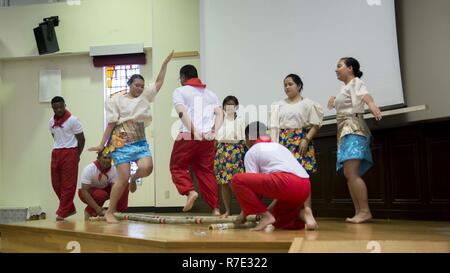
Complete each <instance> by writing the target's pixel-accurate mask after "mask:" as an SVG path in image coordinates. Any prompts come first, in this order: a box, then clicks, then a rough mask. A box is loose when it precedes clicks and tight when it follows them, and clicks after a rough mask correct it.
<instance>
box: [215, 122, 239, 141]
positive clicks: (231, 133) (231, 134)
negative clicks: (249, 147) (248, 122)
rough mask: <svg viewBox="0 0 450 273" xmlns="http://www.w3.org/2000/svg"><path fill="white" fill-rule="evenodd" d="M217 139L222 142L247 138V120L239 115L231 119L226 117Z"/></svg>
mask: <svg viewBox="0 0 450 273" xmlns="http://www.w3.org/2000/svg"><path fill="white" fill-rule="evenodd" d="M216 140H217V141H218V142H221V143H238V142H239V141H241V140H245V121H244V119H242V118H240V117H237V118H236V119H233V120H230V119H228V118H224V121H223V124H222V127H220V128H219V130H218V131H217V133H216Z"/></svg>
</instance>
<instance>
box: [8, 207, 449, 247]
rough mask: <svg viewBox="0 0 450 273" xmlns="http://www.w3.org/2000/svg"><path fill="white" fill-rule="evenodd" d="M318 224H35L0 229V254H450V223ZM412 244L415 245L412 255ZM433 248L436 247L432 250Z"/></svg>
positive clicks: (330, 221)
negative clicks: (372, 247)
mask: <svg viewBox="0 0 450 273" xmlns="http://www.w3.org/2000/svg"><path fill="white" fill-rule="evenodd" d="M165 215H170V214H165ZM177 215H179V214H177ZM196 216H198V215H196ZM318 223H319V226H320V227H319V230H317V231H305V230H301V231H286V230H274V231H271V232H254V231H249V230H242V229H229V230H208V225H174V224H147V223H141V222H132V221H122V222H120V223H119V224H107V223H106V222H85V221H83V220H72V221H71V220H70V218H69V219H68V220H66V221H61V222H57V221H53V220H39V221H29V222H24V223H15V224H3V225H0V234H1V244H0V251H1V252H66V253H67V252H72V251H75V252H82V253H84V252H200V253H212V252H214V253H215V252H217V253H219V252H228V253H238V252H241V253H244V252H253V253H257V252H265V253H267V252H268V253H275V252H282V253H287V252H289V250H290V249H291V251H290V252H302V248H301V247H300V246H299V245H298V244H299V243H300V244H302V243H303V244H304V243H309V248H308V252H346V251H350V252H369V251H368V250H367V249H366V248H365V247H366V243H367V242H369V241H377V242H385V241H396V242H400V244H397V245H399V248H398V249H397V250H399V251H400V252H450V222H426V221H401V220H373V221H371V222H369V223H365V224H360V225H355V224H348V223H345V222H344V219H331V218H319V219H318ZM294 241H295V242H296V244H297V246H295V245H293V242H294ZM330 242H331V243H330ZM332 242H334V244H333V243H332ZM406 242H408V246H407V249H404V250H402V248H401V244H402V243H406ZM411 242H412V243H417V244H415V248H414V249H411V246H410V245H411ZM356 243H358V244H360V245H358V246H357V248H356V249H355V247H353V248H347V249H346V248H345V247H343V244H346V245H351V244H353V245H355V244H356ZM434 243H437V244H438V245H436V247H435V248H431V249H430V244H431V245H433V244H434ZM312 244H316V245H317V247H316V248H314V245H312ZM382 244H383V243H382ZM324 245H325V246H324ZM327 245H329V246H330V247H329V248H327ZM332 245H335V246H332ZM311 246H313V247H311ZM405 247H406V245H405ZM359 248H361V249H359ZM433 249H434V250H435V251H433ZM303 250H306V249H305V248H303ZM340 250H342V251H340ZM359 250H361V251H359Z"/></svg>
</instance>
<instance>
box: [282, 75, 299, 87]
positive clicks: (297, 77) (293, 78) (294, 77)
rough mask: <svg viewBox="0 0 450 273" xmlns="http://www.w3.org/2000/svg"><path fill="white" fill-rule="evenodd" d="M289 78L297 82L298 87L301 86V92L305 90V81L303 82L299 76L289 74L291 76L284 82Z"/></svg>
mask: <svg viewBox="0 0 450 273" xmlns="http://www.w3.org/2000/svg"><path fill="white" fill-rule="evenodd" d="M287 78H291V79H292V80H293V81H294V82H295V84H296V85H298V86H300V91H302V90H303V81H302V79H301V78H300V76H299V75H297V74H289V75H287V76H286V78H284V80H286V79H287Z"/></svg>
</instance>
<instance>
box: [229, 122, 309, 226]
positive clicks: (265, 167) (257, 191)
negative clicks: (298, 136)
mask: <svg viewBox="0 0 450 273" xmlns="http://www.w3.org/2000/svg"><path fill="white" fill-rule="evenodd" d="M245 135H246V144H247V146H248V147H249V150H248V152H247V153H246V154H245V159H244V164H245V171H246V173H240V174H236V175H235V176H234V177H233V179H232V181H231V186H232V187H233V190H234V193H235V195H236V198H237V200H238V201H239V204H240V206H241V208H242V212H241V214H240V215H239V217H238V219H237V222H243V221H244V220H245V217H246V216H247V215H250V214H256V215H260V216H261V220H260V222H259V223H258V225H257V226H256V227H255V228H253V229H252V230H264V229H265V228H266V227H267V226H268V225H270V224H273V225H274V226H275V227H276V228H280V229H303V228H305V225H306V228H311V227H309V226H308V225H315V222H313V220H314V218H311V217H313V216H312V212H311V211H308V208H304V207H303V203H304V202H305V200H306V198H308V195H309V192H310V190H311V188H310V182H309V175H308V173H307V172H306V170H305V169H304V168H303V167H302V166H301V165H300V164H299V163H298V161H297V160H296V159H295V157H294V156H293V155H292V153H291V152H290V151H289V150H288V149H287V148H286V147H284V146H283V145H281V144H279V143H276V142H272V141H271V139H270V137H269V136H268V135H267V128H266V126H265V125H264V124H262V123H260V122H253V123H251V124H249V125H248V126H247V128H246V129H245ZM261 196H263V197H267V198H270V199H274V201H273V202H272V204H271V205H270V206H269V207H266V206H265V205H264V203H263V202H262V201H261V200H260V197H261Z"/></svg>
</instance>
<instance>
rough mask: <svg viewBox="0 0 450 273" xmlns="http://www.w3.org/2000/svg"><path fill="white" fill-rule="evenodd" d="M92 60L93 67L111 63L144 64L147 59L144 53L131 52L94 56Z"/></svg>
mask: <svg viewBox="0 0 450 273" xmlns="http://www.w3.org/2000/svg"><path fill="white" fill-rule="evenodd" d="M93 62H94V66H95V67H104V66H111V65H126V64H146V63H147V59H146V58H145V53H133V54H120V55H105V56H94V57H93Z"/></svg>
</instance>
